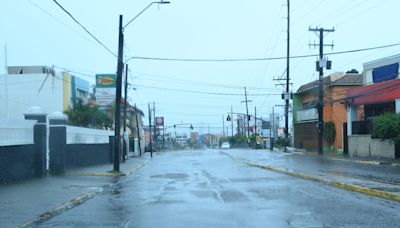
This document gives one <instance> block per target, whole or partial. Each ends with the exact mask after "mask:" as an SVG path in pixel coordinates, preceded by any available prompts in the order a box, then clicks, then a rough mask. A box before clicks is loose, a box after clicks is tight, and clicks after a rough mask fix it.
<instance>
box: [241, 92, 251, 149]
mask: <svg viewBox="0 0 400 228" xmlns="http://www.w3.org/2000/svg"><path fill="white" fill-rule="evenodd" d="M244 98H245V100H244V101H242V103H243V102H246V120H247V142H248V143H249V144H250V138H249V137H250V129H249V119H250V116H249V106H248V102H251V100H247V90H246V86H245V87H244ZM243 124H244V123H243Z"/></svg>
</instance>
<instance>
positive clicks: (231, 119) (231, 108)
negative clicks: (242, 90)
mask: <svg viewBox="0 0 400 228" xmlns="http://www.w3.org/2000/svg"><path fill="white" fill-rule="evenodd" d="M231 137H233V108H232V105H231Z"/></svg>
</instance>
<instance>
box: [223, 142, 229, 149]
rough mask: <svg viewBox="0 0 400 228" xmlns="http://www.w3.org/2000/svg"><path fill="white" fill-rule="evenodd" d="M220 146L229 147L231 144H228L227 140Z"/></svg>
mask: <svg viewBox="0 0 400 228" xmlns="http://www.w3.org/2000/svg"><path fill="white" fill-rule="evenodd" d="M221 148H222V149H230V148H231V144H229V143H228V142H223V143H222V144H221Z"/></svg>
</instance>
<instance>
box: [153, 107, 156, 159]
mask: <svg viewBox="0 0 400 228" xmlns="http://www.w3.org/2000/svg"><path fill="white" fill-rule="evenodd" d="M153 122H154V134H153V136H154V151H157V126H156V102H154V101H153Z"/></svg>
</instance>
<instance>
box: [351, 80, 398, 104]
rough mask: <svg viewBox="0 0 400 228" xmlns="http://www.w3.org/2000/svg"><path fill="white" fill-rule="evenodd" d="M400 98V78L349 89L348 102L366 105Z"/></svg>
mask: <svg viewBox="0 0 400 228" xmlns="http://www.w3.org/2000/svg"><path fill="white" fill-rule="evenodd" d="M396 99H400V79H396V80H390V81H384V82H380V83H375V84H371V85H366V86H359V87H355V88H352V89H349V90H347V93H346V103H348V104H352V105H364V104H374V103H384V102H389V101H394V100H396Z"/></svg>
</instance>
